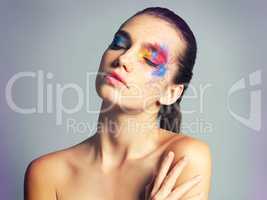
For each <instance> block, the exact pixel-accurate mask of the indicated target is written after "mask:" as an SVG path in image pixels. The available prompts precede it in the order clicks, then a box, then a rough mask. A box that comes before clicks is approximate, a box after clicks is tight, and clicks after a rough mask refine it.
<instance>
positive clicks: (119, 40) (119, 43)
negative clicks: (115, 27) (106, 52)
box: [109, 35, 129, 50]
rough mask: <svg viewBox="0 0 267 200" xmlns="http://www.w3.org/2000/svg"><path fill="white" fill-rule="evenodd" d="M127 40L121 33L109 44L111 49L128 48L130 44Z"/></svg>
mask: <svg viewBox="0 0 267 200" xmlns="http://www.w3.org/2000/svg"><path fill="white" fill-rule="evenodd" d="M128 43H129V42H127V39H126V38H124V37H123V36H121V35H115V37H114V39H113V41H112V43H111V44H110V45H109V48H110V49H113V50H118V49H127V48H128V46H129V44H128Z"/></svg>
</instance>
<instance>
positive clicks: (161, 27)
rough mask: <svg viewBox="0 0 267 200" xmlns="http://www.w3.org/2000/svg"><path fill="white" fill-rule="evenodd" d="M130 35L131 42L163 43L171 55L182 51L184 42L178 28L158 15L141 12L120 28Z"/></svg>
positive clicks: (174, 55) (173, 55) (175, 55)
mask: <svg viewBox="0 0 267 200" xmlns="http://www.w3.org/2000/svg"><path fill="white" fill-rule="evenodd" d="M121 30H124V31H126V32H128V33H129V34H130V36H131V39H132V42H133V43H157V44H159V45H164V46H165V47H167V49H168V51H169V55H170V56H171V57H177V55H180V53H181V52H183V49H184V47H185V45H184V42H183V40H182V38H181V35H180V33H179V31H178V30H176V29H175V27H173V26H172V25H171V24H170V23H168V22H167V21H165V20H163V19H160V18H158V17H155V16H152V15H147V14H141V15H139V16H135V17H133V18H132V19H131V20H129V21H128V22H127V23H126V24H125V25H124V26H123V27H122V28H121Z"/></svg>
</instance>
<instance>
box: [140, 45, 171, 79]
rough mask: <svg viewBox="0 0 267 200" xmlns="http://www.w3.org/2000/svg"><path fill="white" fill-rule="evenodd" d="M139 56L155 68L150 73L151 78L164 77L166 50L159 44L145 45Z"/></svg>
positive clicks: (166, 60)
mask: <svg viewBox="0 0 267 200" xmlns="http://www.w3.org/2000/svg"><path fill="white" fill-rule="evenodd" d="M139 56H140V57H141V59H144V60H145V61H146V62H147V63H148V64H149V65H151V66H153V67H155V68H156V70H154V71H153V72H152V75H153V76H160V77H162V76H164V74H165V73H166V70H167V68H166V64H167V62H168V52H167V48H166V47H164V46H162V45H159V44H146V45H144V46H143V47H142V49H141V51H140V54H139Z"/></svg>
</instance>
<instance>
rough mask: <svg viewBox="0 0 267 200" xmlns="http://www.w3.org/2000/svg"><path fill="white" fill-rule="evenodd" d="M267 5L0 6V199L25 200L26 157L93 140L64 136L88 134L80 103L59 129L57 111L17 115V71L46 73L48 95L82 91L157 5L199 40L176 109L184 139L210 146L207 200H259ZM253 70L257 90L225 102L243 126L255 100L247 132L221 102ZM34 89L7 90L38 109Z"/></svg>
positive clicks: (31, 84)
mask: <svg viewBox="0 0 267 200" xmlns="http://www.w3.org/2000/svg"><path fill="white" fill-rule="evenodd" d="M266 4H267V3H266V2H265V1H260V0H255V1H247V0H245V1H241V0H238V1H229V0H225V1H211V0H210V1H192V0H187V1H161V2H160V1H158V2H157V1H150V2H145V1H113V2H107V1H100V0H98V1H81V0H76V1H68V0H65V1H62V0H58V1H52V0H47V1H37V0H24V1H18V0H17V1H15V0H9V1H7V0H1V2H0V25H1V31H0V64H1V68H0V76H1V77H0V85H1V86H0V89H1V90H0V91H1V98H0V109H1V110H0V111H1V114H0V131H1V140H0V160H1V170H0V184H1V186H0V192H1V194H0V195H1V199H23V176H24V172H25V169H26V166H27V165H28V164H29V162H30V161H31V160H32V159H34V158H36V157H38V156H40V155H43V154H46V153H49V152H52V151H55V150H59V149H62V148H65V147H68V146H70V145H73V144H76V143H78V142H80V141H82V140H83V139H85V138H87V137H88V136H90V135H92V134H93V133H94V131H92V130H91V131H89V130H87V131H82V130H80V131H76V132H75V131H72V130H68V129H67V120H68V119H74V120H76V121H77V122H80V123H81V124H85V123H90V124H91V125H92V126H93V125H94V124H95V122H96V120H97V116H98V114H97V113H88V112H86V106H85V105H84V106H83V108H82V109H81V110H80V111H79V112H77V113H75V114H64V115H63V123H62V124H61V125H56V114H55V112H53V113H50V114H48V113H41V114H30V115H29V114H28V115H23V114H19V113H16V112H14V111H12V110H11V109H10V107H9V106H8V105H7V102H6V98H5V87H6V84H7V82H8V80H9V79H10V78H11V77H12V76H13V75H14V74H16V73H18V72H24V71H29V72H30V71H31V72H37V71H38V70H43V71H44V72H45V73H47V72H51V73H52V74H53V76H54V77H53V79H52V80H46V81H47V82H46V83H50V84H52V85H53V87H55V85H56V84H57V83H59V84H62V85H64V84H67V83H75V84H77V85H79V86H80V87H81V88H82V89H83V91H84V92H86V72H96V71H97V69H98V65H99V61H100V58H101V56H102V53H103V51H104V49H105V48H106V47H107V45H108V44H109V42H110V41H111V39H112V37H113V34H114V33H115V31H116V30H117V28H118V27H119V25H120V24H121V23H122V22H123V21H124V20H125V19H127V18H128V17H129V16H131V15H132V14H134V13H135V12H136V11H138V10H140V9H143V8H145V7H148V6H163V7H168V8H170V9H172V10H173V11H175V12H176V13H177V14H178V15H180V16H181V17H182V18H184V19H185V20H186V21H187V22H188V24H189V25H190V26H191V28H192V30H193V32H194V33H195V35H196V38H197V41H198V46H199V52H198V58H197V63H196V65H195V70H194V77H193V80H192V86H193V88H194V89H192V90H190V89H189V90H188V91H187V93H186V95H185V96H187V98H186V97H185V98H184V99H183V101H182V108H183V111H185V110H187V111H188V110H192V111H193V112H192V113H191V114H188V113H185V112H184V115H183V131H184V132H185V133H186V134H188V135H193V136H195V137H197V138H200V139H203V140H204V141H206V142H208V143H209V144H210V147H211V150H212V156H213V176H212V185H211V193H210V199H212V200H215V199H216V200H222V199H223V200H226V199H227V200H246V199H259V200H262V199H265V198H266V197H267V193H266V189H267V187H266V185H267V184H266V181H265V177H266V174H265V169H266V167H267V166H266V164H267V162H266V156H265V155H264V153H263V152H264V151H265V150H266V148H265V146H264V145H266V127H265V124H264V122H265V121H266V118H265V116H263V114H264V113H265V112H264V111H265V110H266V107H265V105H264V98H265V97H266V95H265V94H264V87H265V89H266V85H265V84H264V75H263V73H264V70H265V67H266V62H265V58H266V38H265V36H266V33H267V27H266V13H267V12H266V8H267V5H266ZM257 70H260V71H259V72H260V75H261V77H262V80H261V84H259V85H258V86H255V87H254V86H253V87H246V88H245V89H243V90H240V91H238V92H236V93H235V94H234V95H232V96H231V101H230V105H231V109H232V110H233V111H234V112H235V113H237V114H238V115H240V116H244V117H246V118H248V116H249V113H250V105H251V101H250V98H249V96H250V91H252V90H258V91H260V92H261V93H262V94H261V95H262V96H261V97H260V98H258V99H257V100H261V101H262V109H261V111H262V113H259V115H258V116H260V117H259V118H258V119H257V120H258V121H259V120H260V121H261V122H262V124H261V127H260V128H259V129H258V130H254V129H253V128H251V127H248V126H247V125H246V124H244V123H241V122H240V121H239V120H237V119H235V118H234V117H233V116H232V115H231V114H230V112H229V109H228V108H229V107H228V104H227V94H228V92H229V89H230V88H231V87H232V86H233V85H234V83H236V82H237V81H238V80H240V79H242V78H244V79H245V81H246V84H248V76H249V74H251V73H253V72H255V71H257ZM36 85H37V84H36V79H30V78H28V79H25V80H23V81H20V83H19V84H17V85H15V86H14V89H13V94H14V99H15V101H16V103H17V104H18V105H20V106H21V107H30V106H32V105H36V102H37V93H36ZM89 86H90V93H89V97H90V102H89V105H90V108H91V109H94V110H96V111H97V110H98V109H99V106H100V102H101V101H100V98H99V97H98V96H97V95H96V92H95V90H94V80H91V81H90V82H89ZM204 86H208V88H207V89H206V90H205V93H204V95H203V99H201V92H200V91H201V89H200V88H201V87H204ZM54 95H55V94H54ZM53 100H55V98H53ZM76 102H77V97H76V95H75V93H73V91H69V92H66V94H64V105H65V106H66V107H70V108H71V107H73V106H74V105H75V104H76ZM200 107H202V109H200ZM252 107H253V105H252ZM257 120H256V121H257ZM201 126H202V127H201ZM203 126H204V128H203ZM81 127H82V126H81Z"/></svg>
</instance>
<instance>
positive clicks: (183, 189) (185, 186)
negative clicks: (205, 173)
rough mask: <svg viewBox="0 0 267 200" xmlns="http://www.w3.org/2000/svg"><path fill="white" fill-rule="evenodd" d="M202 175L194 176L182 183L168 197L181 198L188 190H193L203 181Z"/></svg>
mask: <svg viewBox="0 0 267 200" xmlns="http://www.w3.org/2000/svg"><path fill="white" fill-rule="evenodd" d="M201 179H202V177H201V176H195V177H194V178H192V179H190V180H189V181H187V182H185V183H183V184H182V185H180V186H178V187H176V188H175V189H174V190H173V191H172V192H171V193H170V194H169V196H168V199H169V198H170V199H177V198H178V199H179V198H181V197H182V196H183V195H184V194H185V193H186V192H188V191H189V190H191V189H192V188H193V187H194V186H195V185H196V184H198V183H199V182H200V181H201Z"/></svg>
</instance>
